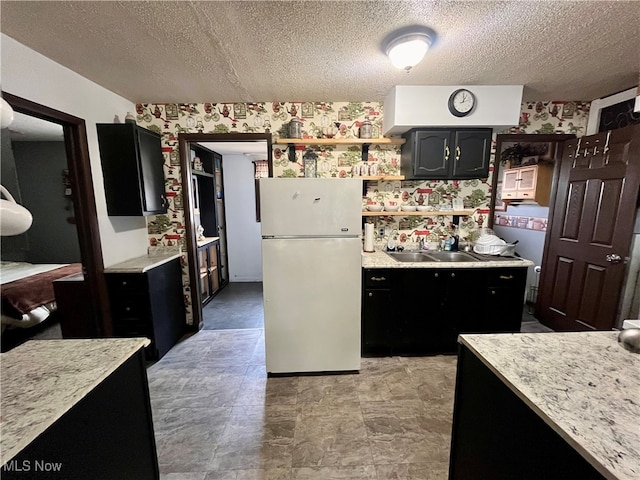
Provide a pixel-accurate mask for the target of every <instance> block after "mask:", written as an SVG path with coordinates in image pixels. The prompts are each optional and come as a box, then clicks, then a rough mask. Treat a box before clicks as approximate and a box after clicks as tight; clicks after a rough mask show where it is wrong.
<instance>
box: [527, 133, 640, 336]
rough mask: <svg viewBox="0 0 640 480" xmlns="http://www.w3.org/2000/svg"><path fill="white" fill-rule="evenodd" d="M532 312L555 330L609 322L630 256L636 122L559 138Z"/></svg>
mask: <svg viewBox="0 0 640 480" xmlns="http://www.w3.org/2000/svg"><path fill="white" fill-rule="evenodd" d="M557 185H558V187H557V191H556V194H555V197H554V201H553V203H552V208H551V210H550V219H549V224H550V230H549V233H548V235H547V238H546V241H545V253H544V255H543V260H542V274H541V279H540V295H539V299H538V304H537V309H536V316H537V318H538V319H539V320H540V321H541V322H542V323H543V324H545V325H547V326H549V327H550V328H552V329H554V330H561V331H569V330H607V329H611V328H613V327H614V326H615V325H616V313H617V307H618V302H619V299H620V295H621V292H622V286H623V281H624V274H625V263H627V261H628V257H627V256H628V254H629V248H630V244H631V236H632V231H633V224H634V219H635V211H636V206H637V202H638V190H639V185H640V127H638V126H632V127H627V128H624V129H619V130H612V131H609V132H602V133H599V134H597V135H592V136H589V137H582V138H580V139H574V140H568V141H567V142H565V148H564V154H563V156H562V162H561V165H560V176H559V179H558V183H557Z"/></svg>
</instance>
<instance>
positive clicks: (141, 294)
mask: <svg viewBox="0 0 640 480" xmlns="http://www.w3.org/2000/svg"><path fill="white" fill-rule="evenodd" d="M105 275H106V278H107V287H108V290H109V300H110V303H111V315H112V317H113V331H114V334H115V336H117V337H141V336H142V337H147V338H149V339H150V340H151V345H149V347H147V349H146V352H147V358H149V359H150V360H158V359H160V358H162V356H163V355H164V354H165V353H167V352H168V351H169V349H170V348H171V347H173V346H174V345H175V344H176V342H177V341H178V340H179V339H180V337H181V336H182V335H183V333H184V328H185V322H186V320H185V309H184V300H183V293H182V268H181V266H180V260H179V259H175V260H171V261H169V262H167V263H164V264H162V265H159V266H157V267H155V268H152V269H150V270H148V271H147V272H145V273H108V272H107V273H106V274H105Z"/></svg>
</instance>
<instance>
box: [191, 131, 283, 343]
mask: <svg viewBox="0 0 640 480" xmlns="http://www.w3.org/2000/svg"><path fill="white" fill-rule="evenodd" d="M259 140H265V141H266V142H267V162H268V166H269V176H270V177H271V176H273V146H272V144H273V142H272V137H271V133H180V134H178V150H179V152H180V170H181V179H182V203H183V205H184V227H185V235H186V242H185V243H186V246H187V263H188V271H189V285H190V286H189V291H190V294H191V314H192V316H193V323H192V324H191V325H187V328H188V329H189V330H193V331H198V330H200V329H201V328H202V326H203V320H202V294H201V292H200V288H199V276H198V269H197V264H198V262H197V254H198V246H197V238H196V237H197V232H196V225H195V217H194V213H193V204H192V200H191V199H192V198H193V195H194V192H193V184H192V182H191V158H190V155H189V145H190V144H191V143H202V142H255V141H259ZM228 240H229V239H228V238H227V242H228ZM227 271H228V270H227Z"/></svg>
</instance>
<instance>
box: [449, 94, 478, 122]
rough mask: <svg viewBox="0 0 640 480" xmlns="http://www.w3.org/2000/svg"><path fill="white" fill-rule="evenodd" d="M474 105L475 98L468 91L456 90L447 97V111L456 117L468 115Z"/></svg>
mask: <svg viewBox="0 0 640 480" xmlns="http://www.w3.org/2000/svg"><path fill="white" fill-rule="evenodd" d="M475 104H476V97H475V95H474V94H473V93H471V92H470V91H469V90H465V89H460V90H456V91H455V92H453V93H452V94H451V96H450V97H449V111H450V112H451V114H452V115H455V116H456V117H464V116H466V115H469V114H470V113H471V111H472V110H473V107H474V106H475Z"/></svg>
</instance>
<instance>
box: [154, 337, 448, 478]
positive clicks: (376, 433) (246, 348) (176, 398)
mask: <svg viewBox="0 0 640 480" xmlns="http://www.w3.org/2000/svg"><path fill="white" fill-rule="evenodd" d="M455 370H456V357H455V356H432V357H388V358H369V359H363V361H362V370H361V371H360V373H359V374H345V375H317V376H300V377H277V378H267V375H266V371H265V362H264V332H263V330H262V329H260V328H257V329H248V330H202V331H200V332H198V333H197V334H195V335H193V336H191V337H189V338H187V339H186V340H184V341H182V342H181V343H179V344H178V345H176V346H175V347H174V348H173V349H172V350H171V351H170V352H169V353H168V354H167V355H166V356H165V357H164V358H163V359H162V360H160V361H159V362H157V363H156V364H154V365H152V366H151V367H149V369H148V370H147V374H148V377H149V386H150V392H151V403H152V408H153V416H154V425H155V431H156V442H157V449H158V461H159V464H160V471H161V478H162V479H164V480H169V479H171V480H174V479H176V480H177V479H184V480H214V479H215V480H221V479H224V480H227V479H228V480H232V479H233V480H263V479H264V480H267V479H268V480H281V479H282V480H284V479H287V480H294V479H295V480H313V479H322V480H325V479H344V480H358V479H371V480H374V479H379V480H418V479H425V480H436V479H438V480H439V479H446V478H447V469H448V457H449V444H450V432H451V417H452V409H453V392H454V385H455Z"/></svg>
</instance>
